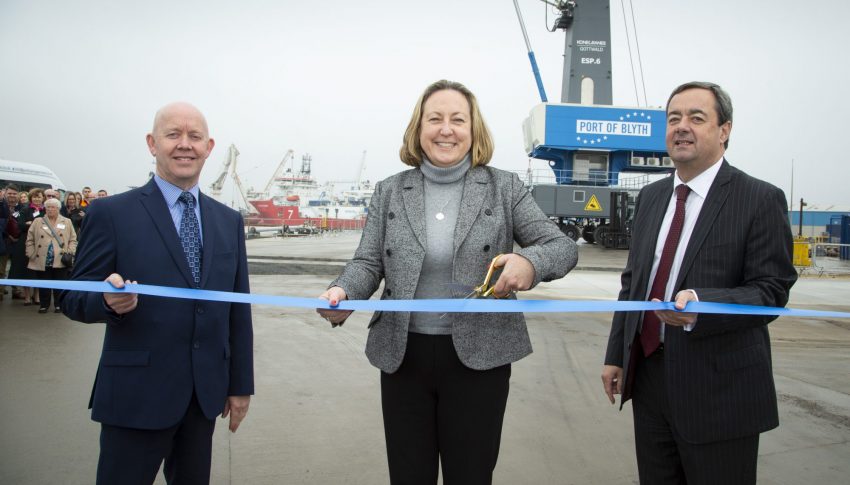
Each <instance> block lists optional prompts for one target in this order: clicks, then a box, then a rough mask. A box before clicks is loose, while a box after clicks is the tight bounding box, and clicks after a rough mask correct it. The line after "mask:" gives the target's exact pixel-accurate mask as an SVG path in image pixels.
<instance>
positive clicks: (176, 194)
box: [153, 174, 201, 207]
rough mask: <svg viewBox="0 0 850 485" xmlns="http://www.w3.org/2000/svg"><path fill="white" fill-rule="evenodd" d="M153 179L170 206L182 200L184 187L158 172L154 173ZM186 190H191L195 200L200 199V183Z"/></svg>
mask: <svg viewBox="0 0 850 485" xmlns="http://www.w3.org/2000/svg"><path fill="white" fill-rule="evenodd" d="M153 180H154V182H156V185H157V187H159V191H160V192H162V196H163V197H165V203H166V204H168V207H174V205H175V204H178V203H179V202H180V200H179V199H180V194H182V193H183V192H184V190H183V189H181V188H180V187H178V186H176V185H174V184H172V183H171V182H169V181H167V180H165V179H164V178H162V177H160V176H159V175H157V174H154V176H153ZM186 192H189V193H190V194H192V195H193V196H194V197H195V200H198V196H199V195H200V193H201V190H200V189H199V188H198V184H195V185H193V186H192V187H190V188H189V190H186Z"/></svg>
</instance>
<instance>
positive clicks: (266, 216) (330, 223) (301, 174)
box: [210, 145, 374, 233]
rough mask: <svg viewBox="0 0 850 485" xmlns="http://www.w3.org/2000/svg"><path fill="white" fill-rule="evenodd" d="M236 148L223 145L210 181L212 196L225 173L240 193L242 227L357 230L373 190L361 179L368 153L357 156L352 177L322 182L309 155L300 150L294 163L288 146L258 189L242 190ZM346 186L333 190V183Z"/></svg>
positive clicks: (334, 186) (363, 218)
mask: <svg viewBox="0 0 850 485" xmlns="http://www.w3.org/2000/svg"><path fill="white" fill-rule="evenodd" d="M238 158H239V150H237V149H236V146H235V145H230V147H228V149H227V158H226V160H225V161H224V163H223V164H222V168H221V170H220V172H219V176H218V178H217V179H216V180H215V181H214V182H213V183H212V184H210V189H211V190H212V195H213V197H218V196H220V195H221V189H222V187H223V186H224V183H225V181H226V179H227V176H228V174H229V175H230V177H231V178H232V179H233V182H234V185H235V188H236V191H237V192H238V193H239V195H240V196H241V198H242V200H243V202H244V207H242V208H241V212H242V213H243V217H244V218H245V226H246V227H248V228H249V231H250V230H251V229H250V228H251V227H275V228H279V229H281V230H282V231H283V232H284V233H286V232H293V233H310V232H316V231H323V230H341V229H361V228H362V227H363V225H364V224H365V222H366V214H367V212H368V207H369V202H370V200H371V197H372V193H373V192H374V189H373V188H372V187H371V184H370V183H369V181H368V180H365V178H364V173H365V162H366V152H365V151H364V152H363V156H362V158H361V160H360V170H359V175H360V176H359V179H358V180H357V181H356V182H329V183H325V184H320V183H319V182H318V181H317V180H316V179H315V178H313V176H312V161H313V160H312V157H311V156H310V155H309V154H304V155H303V156H302V157H301V163H300V165H299V166H298V167H295V152H294V151H293V150H291V149H290V150H288V151H287V152H286V154H285V155H284V157H283V159H282V160H281V161H280V163H279V164H278V166H277V169H276V170H275V172H274V174H272V176H271V177H270V178H269V180H268V182H267V183H266V186H265V187H264V188H263V190H261V191H254V190H252V189H248V190H245V188H244V186H243V183H242V180H241V178H240V177H239V172H238V171H237V162H238ZM341 185H345V186H346V187H345V188H344V189H343V190H342V191H341V192H339V193H337V190H336V187H337V186H341Z"/></svg>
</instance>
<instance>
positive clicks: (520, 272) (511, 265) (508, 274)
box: [493, 253, 534, 298]
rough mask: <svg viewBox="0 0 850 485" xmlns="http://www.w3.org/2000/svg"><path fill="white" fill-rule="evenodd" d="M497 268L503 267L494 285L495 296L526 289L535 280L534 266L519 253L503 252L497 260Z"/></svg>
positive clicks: (498, 296) (499, 296) (502, 296)
mask: <svg viewBox="0 0 850 485" xmlns="http://www.w3.org/2000/svg"><path fill="white" fill-rule="evenodd" d="M495 267H496V268H502V274H501V276H499V280H498V281H496V284H495V285H493V296H495V297H496V298H504V297H506V296H508V295H509V294H510V293H511V292H512V291H525V290H527V289H529V288H531V283H533V282H534V266H532V265H531V261H529V260H527V259H525V258H524V257H522V256H520V255H519V254H513V253H511V254H503V255H501V256H499V259H498V260H496V264H495Z"/></svg>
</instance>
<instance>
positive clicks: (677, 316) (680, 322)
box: [652, 290, 699, 327]
mask: <svg viewBox="0 0 850 485" xmlns="http://www.w3.org/2000/svg"><path fill="white" fill-rule="evenodd" d="M652 301H661V300H659V299H658V298H653V299H652ZM674 301H675V302H676V305H675V307H676V309H677V310H684V309H685V305H687V304H688V302H689V301H699V299H698V298H697V295H696V293H695V292H694V291H693V290H682V291H680V292H678V293H676V299H675V300H674ZM655 315H657V316H658V319H659V320H661V322H662V323H666V324H667V325H673V326H676V327H684V326H686V325H693V324H694V323H696V321H697V315H698V313H689V312H674V311H672V310H658V311H656V312H655Z"/></svg>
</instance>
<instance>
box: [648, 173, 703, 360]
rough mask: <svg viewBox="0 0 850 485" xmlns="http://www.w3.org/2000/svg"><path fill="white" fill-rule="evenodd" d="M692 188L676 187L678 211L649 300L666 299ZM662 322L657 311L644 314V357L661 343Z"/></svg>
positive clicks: (665, 242)
mask: <svg viewBox="0 0 850 485" xmlns="http://www.w3.org/2000/svg"><path fill="white" fill-rule="evenodd" d="M690 193H691V188H690V187H688V186H687V185H685V184H681V185H679V186H678V187H676V211H675V212H674V213H673V222H672V223H671V224H670V232H668V233H667V239H666V240H665V241H664V250H663V251H661V261H660V262H659V263H658V271H656V272H655V279H654V280H652V289H651V290H650V291H649V300H652V299H653V298H658V299H659V300H661V301H664V293H665V290H666V289H667V280H668V279H669V278H670V268H671V267H672V266H673V259H674V258H675V257H676V248H677V247H678V246H679V237H680V236H681V235H682V226H683V225H684V224H685V201H686V200H688V194H690ZM660 334H661V322H660V321H659V320H658V317H657V316H655V312H646V313H644V314H643V329H642V330H641V332H640V345H641V347H643V355H644V357H648V356H649V355H650V354H651V353H653V352H655V349H657V348H658V345H659V344H660V342H661V341H660V340H659V336H660Z"/></svg>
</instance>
